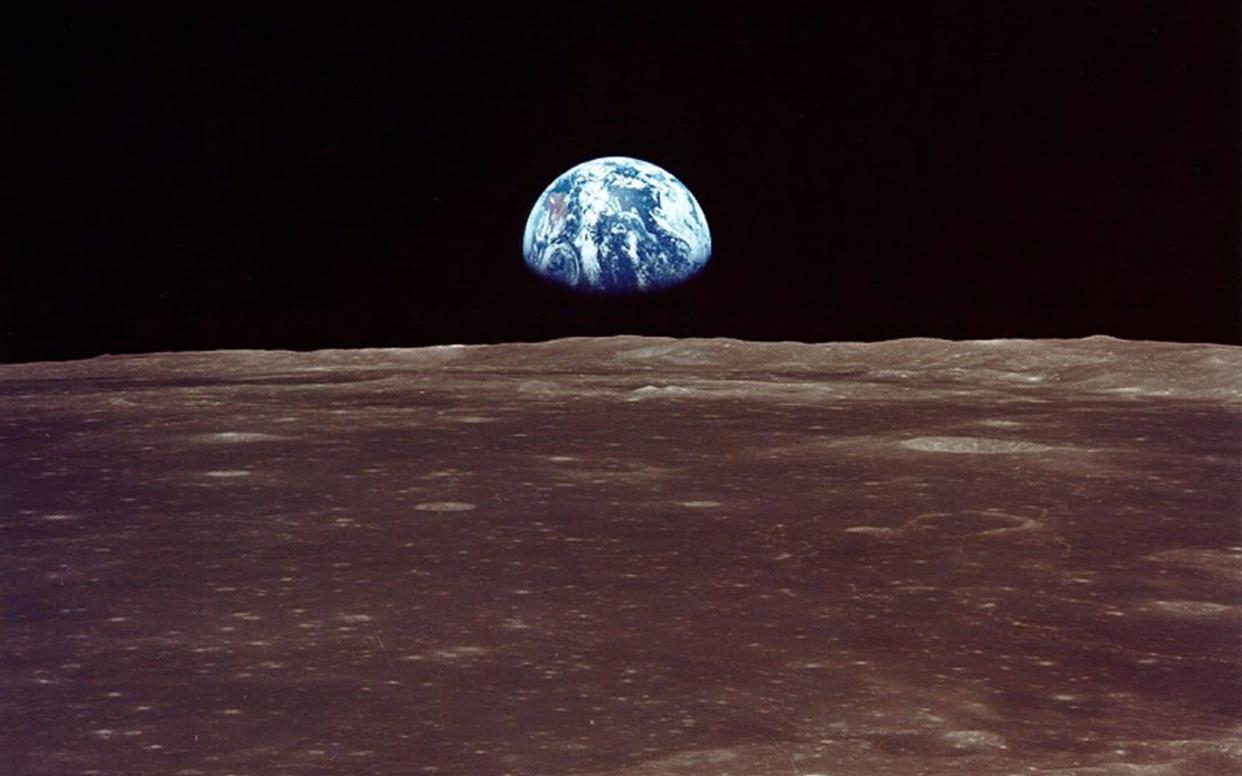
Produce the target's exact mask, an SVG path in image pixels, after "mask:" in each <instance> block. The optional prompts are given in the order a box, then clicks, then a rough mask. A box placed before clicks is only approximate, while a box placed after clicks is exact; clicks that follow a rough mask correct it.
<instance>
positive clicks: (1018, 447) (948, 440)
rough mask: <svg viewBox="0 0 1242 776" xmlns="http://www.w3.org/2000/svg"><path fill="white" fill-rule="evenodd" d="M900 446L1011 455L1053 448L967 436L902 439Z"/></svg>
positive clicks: (1034, 443) (976, 453)
mask: <svg viewBox="0 0 1242 776" xmlns="http://www.w3.org/2000/svg"><path fill="white" fill-rule="evenodd" d="M901 446H902V447H904V448H906V449H908V450H918V451H920V452H925V453H959V454H967V455H1012V454H1017V453H1043V452H1047V451H1049V450H1055V449H1056V448H1055V447H1052V446H1050V445H1041V444H1039V443H1038V442H1026V441H1023V440H1020V439H991V438H988V437H969V436H926V437H914V438H912V439H905V440H902V442H901Z"/></svg>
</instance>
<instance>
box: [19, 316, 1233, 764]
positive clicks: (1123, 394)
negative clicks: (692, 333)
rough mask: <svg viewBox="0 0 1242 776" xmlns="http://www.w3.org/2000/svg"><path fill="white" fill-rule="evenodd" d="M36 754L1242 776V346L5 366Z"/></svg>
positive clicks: (22, 729) (168, 358)
mask: <svg viewBox="0 0 1242 776" xmlns="http://www.w3.org/2000/svg"><path fill="white" fill-rule="evenodd" d="M0 462H2V463H0V483H2V484H0V633H2V634H3V635H2V636H0V772H2V773H4V774H11V775H12V776H21V775H24V774H161V775H162V774H181V775H183V776H191V775H203V776H224V775H225V774H253V775H255V776H266V775H268V774H319V773H358V774H471V775H479V776H492V775H496V776H499V775H500V774H515V775H516V774H575V775H578V776H619V775H620V774H632V775H633V776H700V775H701V776H708V775H710V776H728V775H734V776H766V775H768V774H771V775H773V776H777V775H779V776H827V775H828V774H831V775H832V776H870V775H891V776H898V775H901V776H908V775H909V774H930V775H932V776H935V775H938V774H945V775H946V776H947V775H948V774H1043V775H1046V776H1052V775H1054V774H1055V775H1057V776H1122V775H1126V776H1157V775H1159V776H1168V775H1176V774H1187V775H1189V774H1194V775H1199V774H1236V773H1242V661H1240V655H1242V652H1240V647H1242V511H1240V507H1242V349H1240V348H1232V347H1225V346H1212V345H1177V344H1167V343H1140V342H1127V341H1120V340H1115V339H1109V338H1102V337H1095V338H1089V339H1085V340H1074V341H1020V340H1008V341H979V342H945V341H937V340H900V341H894V342H884V343H875V344H833V345H802V344H777V343H772V344H759V343H744V342H737V341H730V340H673V339H651V338H639V337H617V338H608V339H571V340H560V341H556V342H551V343H544V344H526V345H496V346H480V347H439V348H424V349H415V350H359V351H321V352H314V353H289V352H259V351H244V352H243V351H230V352H213V353H184V354H155V355H146V356H124V357H102V358H96V359H92V360H88V361H79V362H71V363H57V364H25V365H9V366H3V367H0Z"/></svg>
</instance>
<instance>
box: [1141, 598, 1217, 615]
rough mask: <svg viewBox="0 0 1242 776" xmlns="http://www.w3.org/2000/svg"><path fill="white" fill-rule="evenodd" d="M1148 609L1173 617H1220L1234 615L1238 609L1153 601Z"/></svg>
mask: <svg viewBox="0 0 1242 776" xmlns="http://www.w3.org/2000/svg"><path fill="white" fill-rule="evenodd" d="M1148 608H1149V609H1150V610H1153V611H1155V612H1158V613H1160V614H1167V615H1171V616H1173V617H1220V616H1223V615H1228V614H1232V613H1234V612H1235V611H1237V609H1238V607H1236V606H1229V605H1228V604H1218V603H1213V602H1211V601H1151V602H1149V604H1148Z"/></svg>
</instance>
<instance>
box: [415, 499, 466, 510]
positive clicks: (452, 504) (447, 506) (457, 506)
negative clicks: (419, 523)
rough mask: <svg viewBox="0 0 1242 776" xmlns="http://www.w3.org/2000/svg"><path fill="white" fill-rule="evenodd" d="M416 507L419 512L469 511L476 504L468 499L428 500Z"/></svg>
mask: <svg viewBox="0 0 1242 776" xmlns="http://www.w3.org/2000/svg"><path fill="white" fill-rule="evenodd" d="M414 508H415V509H417V510H418V511H419V512H469V511H470V510H472V509H474V508H475V506H474V504H471V503H470V502H468V501H426V502H424V503H422V504H418V505H417V506H415V507H414Z"/></svg>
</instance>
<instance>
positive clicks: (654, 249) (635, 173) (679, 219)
mask: <svg viewBox="0 0 1242 776" xmlns="http://www.w3.org/2000/svg"><path fill="white" fill-rule="evenodd" d="M711 250H712V238H711V233H710V232H709V230H708V227H707V219H706V218H705V217H704V215H703V210H702V208H700V207H699V203H698V202H697V201H696V200H695V198H694V195H693V194H691V193H690V190H689V189H688V188H686V186H685V185H684V184H682V182H681V181H679V180H677V178H675V177H674V176H673V175H672V174H670V173H669V172H667V171H665V170H663V169H661V168H659V167H657V166H655V165H654V164H651V163H649V162H644V161H641V160H639V159H631V158H629V157H624V156H610V157H604V158H601V159H594V160H592V161H589V162H583V163H582V164H579V165H578V166H576V167H573V168H571V169H570V170H569V171H568V172H566V173H564V174H563V175H561V176H560V177H559V178H557V179H556V180H555V181H553V183H552V185H551V186H548V188H547V189H546V190H545V191H544V192H543V194H542V195H540V197H539V200H538V202H536V203H535V207H534V209H532V210H531V213H530V217H529V218H528V219H527V221H526V232H525V235H524V237H523V241H522V252H523V254H524V256H525V258H526V264H527V266H528V267H529V268H530V269H531V271H533V272H534V273H535V274H536V275H538V276H540V277H542V278H544V279H546V280H549V281H552V282H554V283H557V284H559V285H563V286H567V287H569V288H572V289H575V290H579V291H589V292H601V293H633V292H642V291H654V290H659V289H662V288H668V287H670V286H674V285H677V284H679V283H682V282H684V281H685V280H687V279H689V278H690V277H692V276H694V275H695V274H697V273H698V272H699V270H701V269H702V268H703V267H704V265H706V264H707V260H708V257H709V256H710V255H711Z"/></svg>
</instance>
